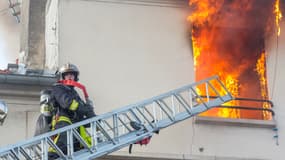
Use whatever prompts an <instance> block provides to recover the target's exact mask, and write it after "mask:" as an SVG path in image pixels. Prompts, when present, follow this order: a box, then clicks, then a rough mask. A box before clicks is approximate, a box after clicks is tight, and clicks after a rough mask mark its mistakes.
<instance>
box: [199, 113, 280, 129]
mask: <svg viewBox="0 0 285 160" xmlns="http://www.w3.org/2000/svg"><path fill="white" fill-rule="evenodd" d="M195 123H196V124H212V125H227V126H240V127H257V128H275V127H276V121H275V120H255V119H233V118H220V117H204V116H197V117H195Z"/></svg>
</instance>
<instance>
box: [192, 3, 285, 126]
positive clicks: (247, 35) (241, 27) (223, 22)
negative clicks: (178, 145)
mask: <svg viewBox="0 0 285 160" xmlns="http://www.w3.org/2000/svg"><path fill="white" fill-rule="evenodd" d="M189 5H190V7H191V15H190V16H189V17H188V20H189V22H190V23H191V26H192V28H191V38H192V48H193V57H194V65H195V74H196V75H195V76H196V81H199V80H201V79H204V78H206V77H209V76H212V75H219V76H220V78H221V80H222V81H223V83H224V84H225V85H226V87H227V88H228V90H229V91H230V92H231V94H232V95H233V96H234V97H236V99H237V100H235V101H231V102H229V103H227V104H224V106H219V107H217V108H214V109H212V110H210V111H208V112H205V113H203V114H202V115H201V116H214V117H224V118H248V119H262V120H270V119H272V114H273V112H272V110H271V107H272V104H271V103H270V101H268V100H269V91H268V86H267V85H268V84H267V83H268V82H267V74H266V56H267V54H268V53H267V52H266V40H267V38H268V37H270V36H272V35H273V34H276V35H280V32H281V30H280V26H279V24H280V20H281V17H282V13H281V11H280V2H279V0H251V1H248V0H190V2H189ZM197 90H199V88H197ZM203 94H205V93H200V95H203Z"/></svg>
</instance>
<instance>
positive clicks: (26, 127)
mask: <svg viewBox="0 0 285 160" xmlns="http://www.w3.org/2000/svg"><path fill="white" fill-rule="evenodd" d="M41 89H42V87H38V86H28V85H25V86H23V85H15V84H13V85H9V84H2V83H1V84H0V98H1V100H4V101H5V103H6V104H7V106H8V116H7V118H6V119H5V122H4V124H3V126H0V147H3V146H5V145H9V144H14V143H17V142H19V141H23V140H25V139H28V138H31V137H32V136H33V134H34V128H35V123H36V119H37V116H38V115H39V93H40V90H41Z"/></svg>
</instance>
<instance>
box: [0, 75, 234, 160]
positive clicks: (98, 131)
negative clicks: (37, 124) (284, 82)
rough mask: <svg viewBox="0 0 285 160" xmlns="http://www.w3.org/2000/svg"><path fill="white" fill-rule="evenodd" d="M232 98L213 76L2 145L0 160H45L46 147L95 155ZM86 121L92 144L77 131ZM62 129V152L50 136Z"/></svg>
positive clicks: (66, 155) (65, 155)
mask: <svg viewBox="0 0 285 160" xmlns="http://www.w3.org/2000/svg"><path fill="white" fill-rule="evenodd" d="M198 90H199V91H198ZM199 93H206V97H201V96H200V95H199ZM203 95H204V94H203ZM213 97H215V98H213ZM232 99H233V98H232V96H231V94H230V93H229V91H228V90H227V89H226V87H225V86H224V85H223V84H222V83H221V81H220V80H219V79H218V77H217V76H213V77H210V78H208V79H205V80H202V81H199V82H196V83H194V84H191V85H187V86H184V87H181V88H178V89H175V90H172V91H170V92H167V93H165V94H161V95H159V96H156V97H152V98H150V99H147V100H144V101H141V102H139V103H136V104H131V105H128V106H125V107H123V108H120V109H117V110H114V111H112V112H109V113H106V114H102V115H98V116H96V117H94V118H90V119H87V120H84V121H82V122H79V123H75V124H72V125H70V126H67V127H64V128H61V129H58V130H55V131H52V132H49V133H46V134H43V135H40V136H37V137H34V138H31V139H29V140H26V141H23V142H21V143H18V144H15V145H11V146H8V147H4V148H1V149H0V160H10V159H13V160H14V159H16V160H21V159H27V160H35V159H43V160H47V159H48V150H49V148H53V149H54V150H55V151H56V152H57V154H58V155H59V156H60V158H59V159H70V160H71V159H82V160H84V159H95V158H97V157H100V156H103V155H106V154H108V153H111V152H114V151H117V150H119V149H121V148H123V147H125V146H128V145H130V144H133V143H135V142H138V141H140V140H142V139H144V138H147V137H150V136H152V135H153V134H154V133H155V132H156V131H159V130H160V129H162V128H165V127H168V126H170V125H173V124H175V123H177V122H179V121H182V120H185V119H187V118H191V117H193V116H195V115H197V114H199V113H202V112H204V111H206V110H208V109H211V108H213V107H215V106H219V105H221V104H223V103H225V102H227V101H230V100H232ZM131 122H135V123H136V124H139V125H140V127H139V128H136V129H134V127H133V126H132V125H131ZM86 124H89V125H90V128H89V129H88V133H89V134H90V136H91V146H90V145H88V143H86V142H85V141H84V139H83V138H82V137H81V136H80V134H79V132H78V128H79V126H82V125H86ZM64 132H66V133H67V142H68V146H67V153H63V152H62V151H61V150H60V148H59V147H58V146H57V145H56V144H55V143H53V141H52V137H53V136H55V135H57V134H59V133H64ZM74 137H75V138H76V139H77V140H78V141H79V142H80V144H81V146H82V149H81V150H79V151H76V152H75V151H74V143H73V142H74Z"/></svg>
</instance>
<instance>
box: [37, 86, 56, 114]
mask: <svg viewBox="0 0 285 160" xmlns="http://www.w3.org/2000/svg"><path fill="white" fill-rule="evenodd" d="M51 93H52V92H51V90H49V89H44V90H42V91H41V97H40V105H41V113H42V114H43V115H44V116H47V117H50V116H52V113H53V111H54V106H53V101H52V95H51Z"/></svg>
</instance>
